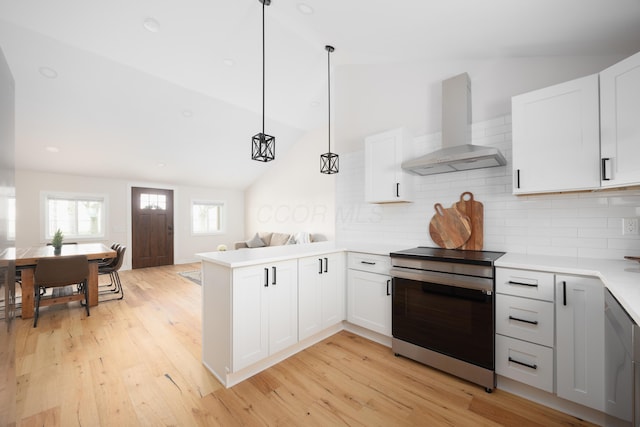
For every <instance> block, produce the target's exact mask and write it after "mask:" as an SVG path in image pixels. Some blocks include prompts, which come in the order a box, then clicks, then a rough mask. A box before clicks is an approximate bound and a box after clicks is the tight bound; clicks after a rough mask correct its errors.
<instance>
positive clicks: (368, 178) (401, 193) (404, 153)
mask: <svg viewBox="0 0 640 427" xmlns="http://www.w3.org/2000/svg"><path fill="white" fill-rule="evenodd" d="M411 145H412V140H411V137H410V135H409V134H408V132H407V131H406V130H405V129H404V128H398V129H394V130H390V131H387V132H383V133H380V134H377V135H372V136H369V137H367V138H365V142H364V155H365V166H364V167H365V191H364V193H365V201H366V202H369V203H390V202H410V201H411V200H412V193H413V176H412V175H411V174H409V173H408V172H405V171H404V170H403V169H402V167H401V164H402V162H403V161H404V160H408V159H409V157H410V155H411Z"/></svg>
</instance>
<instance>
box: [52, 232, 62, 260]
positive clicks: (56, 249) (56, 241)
mask: <svg viewBox="0 0 640 427" xmlns="http://www.w3.org/2000/svg"><path fill="white" fill-rule="evenodd" d="M63 237H64V236H63V235H62V231H61V230H60V229H59V228H58V230H56V233H55V234H54V235H53V239H52V240H51V246H53V253H54V255H60V252H61V250H62V238H63Z"/></svg>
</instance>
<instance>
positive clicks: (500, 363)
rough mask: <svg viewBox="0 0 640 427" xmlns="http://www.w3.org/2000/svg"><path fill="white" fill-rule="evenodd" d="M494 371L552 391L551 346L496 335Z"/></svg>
mask: <svg viewBox="0 0 640 427" xmlns="http://www.w3.org/2000/svg"><path fill="white" fill-rule="evenodd" d="M496 372H497V373H498V374H499V375H503V376H505V377H508V378H511V379H514V380H516V381H520V382H522V383H525V384H528V385H530V386H532V387H536V388H539V389H542V390H544V391H548V392H549V393H553V348H551V347H546V346H543V345H538V344H533V343H530V342H527V341H522V340H518V339H515V338H510V337H506V336H504V335H496Z"/></svg>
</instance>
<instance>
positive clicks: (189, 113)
mask: <svg viewBox="0 0 640 427" xmlns="http://www.w3.org/2000/svg"><path fill="white" fill-rule="evenodd" d="M182 116H183V117H193V111H191V110H182Z"/></svg>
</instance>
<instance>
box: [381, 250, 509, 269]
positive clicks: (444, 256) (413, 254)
mask: <svg viewBox="0 0 640 427" xmlns="http://www.w3.org/2000/svg"><path fill="white" fill-rule="evenodd" d="M390 255H391V256H392V257H402V258H417V259H430V260H434V261H445V262H459V263H468V264H484V265H493V263H494V261H495V260H497V259H498V258H500V257H501V256H502V255H504V252H492V251H467V250H462V249H443V248H430V247H426V246H418V247H417V248H411V249H405V250H402V251H396V252H391V253H390Z"/></svg>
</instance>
